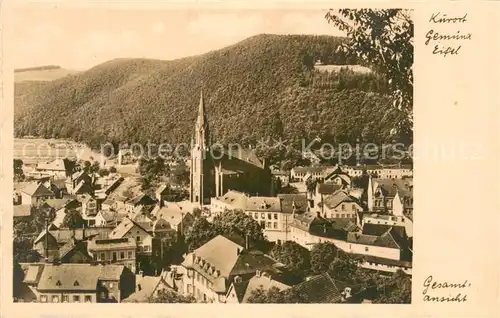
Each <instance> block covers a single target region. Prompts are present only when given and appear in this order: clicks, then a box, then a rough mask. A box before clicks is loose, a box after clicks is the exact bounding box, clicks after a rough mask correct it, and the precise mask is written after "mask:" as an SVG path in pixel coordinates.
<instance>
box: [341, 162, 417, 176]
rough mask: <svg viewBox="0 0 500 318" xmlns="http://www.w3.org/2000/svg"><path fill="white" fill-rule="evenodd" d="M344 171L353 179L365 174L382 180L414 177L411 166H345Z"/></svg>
mask: <svg viewBox="0 0 500 318" xmlns="http://www.w3.org/2000/svg"><path fill="white" fill-rule="evenodd" d="M342 170H344V171H345V172H346V173H347V174H348V175H349V176H351V177H360V176H362V175H363V173H365V172H366V173H367V174H368V175H370V176H372V177H374V178H380V179H404V178H412V177H413V169H412V167H411V166H410V165H402V164H397V165H386V166H384V165H359V166H343V167H342Z"/></svg>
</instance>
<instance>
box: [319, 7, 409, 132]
mask: <svg viewBox="0 0 500 318" xmlns="http://www.w3.org/2000/svg"><path fill="white" fill-rule="evenodd" d="M325 18H326V19H327V20H328V22H330V23H333V24H334V25H335V26H336V27H337V28H338V29H340V30H341V31H344V32H345V33H346V34H347V38H348V41H347V42H346V43H343V45H342V46H341V47H340V49H341V50H343V51H344V52H349V53H350V54H351V55H356V56H357V57H358V59H362V60H364V61H367V63H368V64H369V65H370V66H372V67H374V68H375V70H376V71H377V72H378V73H381V74H383V75H384V76H385V77H386V79H387V81H388V84H389V89H390V90H391V93H392V94H391V95H392V101H393V109H391V112H393V113H395V114H396V115H397V117H398V119H399V120H398V121H396V122H395V123H399V124H397V125H396V127H394V128H395V129H396V130H397V131H398V132H399V134H400V136H401V135H402V136H406V137H409V138H412V136H411V134H412V125H413V20H412V17H411V10H406V9H383V10H373V9H341V10H330V11H329V12H328V13H327V14H326V16H325ZM411 140H412V139H410V141H411Z"/></svg>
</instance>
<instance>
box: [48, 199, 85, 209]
mask: <svg viewBox="0 0 500 318" xmlns="http://www.w3.org/2000/svg"><path fill="white" fill-rule="evenodd" d="M81 205H82V204H81V203H80V202H79V201H78V200H76V199H73V198H64V199H48V200H45V202H44V203H43V204H42V208H51V209H54V210H55V211H59V210H60V209H62V208H66V209H69V210H72V209H77V208H79V207H81Z"/></svg>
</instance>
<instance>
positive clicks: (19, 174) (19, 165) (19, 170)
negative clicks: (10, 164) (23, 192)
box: [14, 159, 24, 182]
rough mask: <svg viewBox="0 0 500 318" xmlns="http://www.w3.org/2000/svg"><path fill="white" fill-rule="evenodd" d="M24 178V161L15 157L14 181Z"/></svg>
mask: <svg viewBox="0 0 500 318" xmlns="http://www.w3.org/2000/svg"><path fill="white" fill-rule="evenodd" d="M23 180H24V171H23V161H22V160H21V159H14V181H15V182H21V181H23Z"/></svg>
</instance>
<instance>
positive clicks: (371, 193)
mask: <svg viewBox="0 0 500 318" xmlns="http://www.w3.org/2000/svg"><path fill="white" fill-rule="evenodd" d="M367 194H368V210H369V211H373V212H379V213H389V214H392V213H393V203H394V198H395V197H396V195H398V198H399V199H398V200H399V201H396V202H399V204H400V205H403V208H399V211H397V213H400V212H401V210H403V212H404V206H405V205H404V202H407V203H406V208H407V209H408V210H410V209H412V207H413V178H405V179H378V178H371V177H370V178H369V181H368V193H367ZM401 200H404V201H403V203H401ZM397 207H398V206H397ZM410 207H411V208H410Z"/></svg>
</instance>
